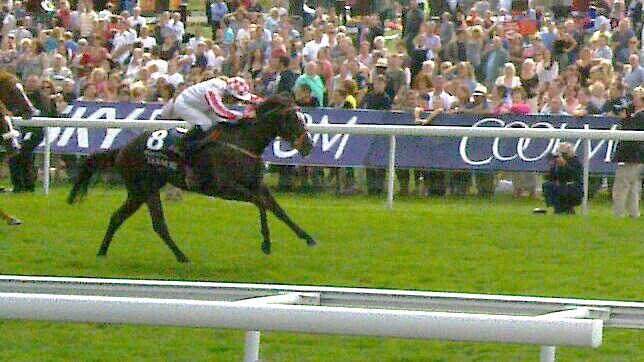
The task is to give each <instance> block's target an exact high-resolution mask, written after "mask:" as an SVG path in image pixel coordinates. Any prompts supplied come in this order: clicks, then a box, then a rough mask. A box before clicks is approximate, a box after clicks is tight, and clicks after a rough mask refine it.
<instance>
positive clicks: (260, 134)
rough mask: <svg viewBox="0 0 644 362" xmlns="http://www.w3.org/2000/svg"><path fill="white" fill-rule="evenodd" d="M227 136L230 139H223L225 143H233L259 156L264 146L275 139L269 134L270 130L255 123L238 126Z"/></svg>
mask: <svg viewBox="0 0 644 362" xmlns="http://www.w3.org/2000/svg"><path fill="white" fill-rule="evenodd" d="M229 134H230V136H229V137H230V138H228V137H225V138H224V140H225V141H228V142H231V143H234V144H235V145H237V146H239V147H242V148H244V149H246V150H248V151H251V152H253V153H255V154H258V155H261V154H262V152H264V149H265V148H266V146H268V145H269V143H271V141H272V140H273V139H274V138H275V135H273V134H271V132H270V130H268V129H267V128H266V127H262V125H260V124H257V123H255V124H249V125H242V126H239V127H238V128H236V129H234V131H233V132H229Z"/></svg>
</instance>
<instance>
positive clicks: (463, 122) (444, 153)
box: [38, 102, 619, 173]
mask: <svg viewBox="0 0 644 362" xmlns="http://www.w3.org/2000/svg"><path fill="white" fill-rule="evenodd" d="M303 111H304V112H305V114H306V117H307V121H308V122H309V123H315V124H375V125H382V124H396V125H412V124H413V117H412V115H410V114H407V113H402V112H382V111H368V110H355V111H351V110H340V109H327V108H315V109H309V108H307V109H304V110H303ZM160 114H161V104H157V103H147V104H131V103H89V102H87V103H85V102H78V103H75V104H74V105H73V106H70V108H69V111H68V112H67V113H66V116H68V117H73V118H86V119H87V122H91V121H92V120H93V119H139V120H145V119H149V120H154V119H157V118H159V117H160ZM618 123H619V120H617V119H614V118H606V117H566V116H498V117H496V116H482V115H462V114H459V115H440V116H439V117H437V118H436V119H435V120H434V121H433V122H432V124H433V125H439V126H440V125H445V126H462V127H496V128H507V127H521V128H557V129H584V128H586V129H615V128H616V126H617V124H618ZM140 133H141V131H140V130H131V129H130V130H128V129H106V130H105V129H87V128H60V127H52V128H51V129H50V135H51V136H50V137H51V140H52V152H53V153H60V154H70V153H73V154H90V153H94V152H101V151H106V150H109V149H113V148H118V147H122V146H123V145H125V144H126V143H127V142H129V141H130V140H132V139H133V138H134V137H136V136H137V135H138V134H140ZM313 139H314V144H315V147H314V151H313V153H312V154H311V155H310V156H309V157H307V158H305V159H303V158H302V157H300V155H299V154H298V153H297V151H295V150H292V148H291V147H290V145H289V144H288V143H285V142H280V141H276V142H274V143H273V144H271V145H270V146H269V147H267V149H266V150H265V152H264V155H263V157H264V159H265V160H266V161H267V162H270V163H274V164H288V165H316V166H328V167H338V166H340V167H341V166H363V167H386V165H387V163H388V155H389V140H388V137H382V136H352V135H343V134H316V135H314V136H313ZM564 141H568V142H572V143H573V144H574V145H575V146H576V147H577V148H578V153H579V154H581V150H582V148H581V145H582V142H581V140H578V139H573V140H557V139H551V140H541V139H534V140H531V139H524V138H521V139H516V138H515V139H510V138H467V137H459V138H456V137H435V138H426V137H398V138H397V149H396V165H397V167H399V168H422V169H447V170H456V169H477V170H505V171H545V170H547V168H548V164H547V160H546V155H547V154H548V153H550V152H552V151H553V150H554V149H556V147H557V145H558V143H559V142H564ZM614 146H615V142H614V141H608V140H593V141H592V142H591V172H594V173H612V172H613V171H614V168H615V166H614V164H612V163H611V162H610V160H611V158H612V155H613V153H614ZM42 147H43V144H41V145H40V146H39V148H38V150H39V151H42Z"/></svg>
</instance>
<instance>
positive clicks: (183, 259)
mask: <svg viewBox="0 0 644 362" xmlns="http://www.w3.org/2000/svg"><path fill="white" fill-rule="evenodd" d="M177 261H178V262H179V263H182V264H187V263H190V260H188V257H186V256H185V255H179V256H177Z"/></svg>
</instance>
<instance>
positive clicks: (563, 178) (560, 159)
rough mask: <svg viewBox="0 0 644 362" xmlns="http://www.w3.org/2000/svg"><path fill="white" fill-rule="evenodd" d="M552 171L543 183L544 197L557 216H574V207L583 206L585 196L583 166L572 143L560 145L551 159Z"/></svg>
mask: <svg viewBox="0 0 644 362" xmlns="http://www.w3.org/2000/svg"><path fill="white" fill-rule="evenodd" d="M549 162H550V171H549V172H548V174H547V175H546V180H547V181H546V182H544V183H543V196H544V198H545V200H546V205H547V206H553V207H554V208H555V214H571V215H572V214H574V213H575V209H574V207H575V206H577V205H579V204H581V199H582V196H583V187H582V171H583V170H582V166H581V163H580V162H579V160H578V159H577V157H576V156H575V150H574V148H573V147H572V144H570V143H562V144H560V145H559V148H558V151H557V153H556V154H555V155H553V156H552V157H551V158H550V159H549Z"/></svg>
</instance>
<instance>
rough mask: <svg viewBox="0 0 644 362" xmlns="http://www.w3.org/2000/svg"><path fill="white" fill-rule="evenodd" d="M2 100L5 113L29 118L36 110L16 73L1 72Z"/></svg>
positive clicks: (0, 96) (0, 98) (0, 95)
mask: <svg viewBox="0 0 644 362" xmlns="http://www.w3.org/2000/svg"><path fill="white" fill-rule="evenodd" d="M0 89H2V92H0V102H2V105H3V106H4V107H0V108H3V109H2V111H3V113H4V114H5V115H13V116H18V117H22V118H25V119H29V118H31V117H32V116H33V115H34V112H35V111H36V110H35V108H34V106H33V105H32V104H31V101H29V98H27V94H26V93H25V89H24V88H23V86H22V84H21V83H20V81H19V80H18V78H16V76H15V75H13V74H10V73H6V72H0Z"/></svg>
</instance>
